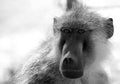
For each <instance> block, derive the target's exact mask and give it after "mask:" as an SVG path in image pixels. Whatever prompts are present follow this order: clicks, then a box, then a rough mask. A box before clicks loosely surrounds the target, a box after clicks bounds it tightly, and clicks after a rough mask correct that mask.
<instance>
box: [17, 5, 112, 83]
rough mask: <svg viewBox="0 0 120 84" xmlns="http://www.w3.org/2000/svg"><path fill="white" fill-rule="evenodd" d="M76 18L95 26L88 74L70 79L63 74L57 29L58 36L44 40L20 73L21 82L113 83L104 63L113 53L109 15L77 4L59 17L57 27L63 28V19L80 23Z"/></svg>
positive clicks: (19, 80)
mask: <svg viewBox="0 0 120 84" xmlns="http://www.w3.org/2000/svg"><path fill="white" fill-rule="evenodd" d="M73 5H74V4H73ZM70 8H71V7H70ZM74 21H77V22H78V24H79V22H82V23H84V24H86V25H87V26H88V27H87V28H88V29H91V30H93V31H92V33H91V36H89V38H90V39H91V41H92V43H93V45H94V46H93V48H94V49H93V50H94V51H93V52H92V55H93V57H91V58H90V59H88V60H87V63H86V66H85V69H84V75H83V76H82V77H81V78H77V79H67V78H64V77H63V76H62V75H61V73H60V70H59V66H60V60H61V52H60V50H59V46H58V45H59V41H60V34H59V32H57V31H54V32H55V36H54V37H50V38H49V39H47V40H46V41H45V42H43V44H41V46H40V48H41V49H40V48H39V49H38V50H37V51H36V52H35V53H33V56H31V58H30V59H29V60H28V61H27V62H26V63H25V64H24V65H23V67H22V69H21V70H20V72H19V74H18V76H17V84H109V83H108V82H109V80H108V78H107V75H106V73H105V71H104V69H103V67H102V62H103V61H104V59H105V58H106V57H107V56H108V53H109V47H108V45H107V44H108V39H107V38H108V37H110V35H107V32H106V29H105V22H106V18H103V17H101V16H99V15H97V14H95V13H94V12H91V11H90V10H89V9H88V8H87V7H85V6H83V5H78V4H77V5H74V7H72V8H71V10H68V9H67V12H66V13H65V14H64V15H63V16H61V17H60V18H58V21H57V23H55V24H54V28H57V29H59V28H61V25H62V24H63V23H66V24H67V23H69V22H72V23H73V25H76V24H74ZM69 25H71V24H69ZM87 28H86V29H87ZM109 28H110V26H109ZM109 31H110V30H109ZM110 34H111V33H110ZM111 36H112V35H111ZM106 50H107V52H106Z"/></svg>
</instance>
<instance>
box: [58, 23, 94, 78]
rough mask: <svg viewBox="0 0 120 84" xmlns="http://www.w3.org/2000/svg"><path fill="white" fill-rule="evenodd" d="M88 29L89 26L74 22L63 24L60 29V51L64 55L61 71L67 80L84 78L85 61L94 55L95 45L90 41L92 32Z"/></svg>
mask: <svg viewBox="0 0 120 84" xmlns="http://www.w3.org/2000/svg"><path fill="white" fill-rule="evenodd" d="M67 24H70V25H67ZM66 25H67V26H66ZM87 27H88V26H87V25H84V24H78V22H72V23H66V24H63V27H61V29H60V33H61V39H60V51H61V53H62V59H61V63H60V70H61V73H62V74H63V76H65V77H67V78H78V77H81V76H83V71H84V65H85V60H86V59H87V57H88V58H89V57H90V55H91V54H92V53H91V52H92V47H93V44H92V41H91V39H90V35H91V33H92V31H91V30H89V29H88V28H87ZM86 54H87V55H88V56H86Z"/></svg>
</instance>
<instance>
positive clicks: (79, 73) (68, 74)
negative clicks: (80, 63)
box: [62, 70, 83, 79]
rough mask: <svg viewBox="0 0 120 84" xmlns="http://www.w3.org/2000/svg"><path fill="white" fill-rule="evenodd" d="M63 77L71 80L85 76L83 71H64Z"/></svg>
mask: <svg viewBox="0 0 120 84" xmlns="http://www.w3.org/2000/svg"><path fill="white" fill-rule="evenodd" d="M62 75H63V76H64V77H66V78H69V79H76V78H80V77H82V76H83V71H81V70H62Z"/></svg>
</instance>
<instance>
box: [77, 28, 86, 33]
mask: <svg viewBox="0 0 120 84" xmlns="http://www.w3.org/2000/svg"><path fill="white" fill-rule="evenodd" d="M77 32H78V33H79V34H83V33H85V32H86V31H85V30H84V29H78V30H77Z"/></svg>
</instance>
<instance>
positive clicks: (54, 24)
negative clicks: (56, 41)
mask: <svg viewBox="0 0 120 84" xmlns="http://www.w3.org/2000/svg"><path fill="white" fill-rule="evenodd" d="M57 22H58V21H57V18H53V33H54V35H55V34H56V33H57V28H56V24H57Z"/></svg>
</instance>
